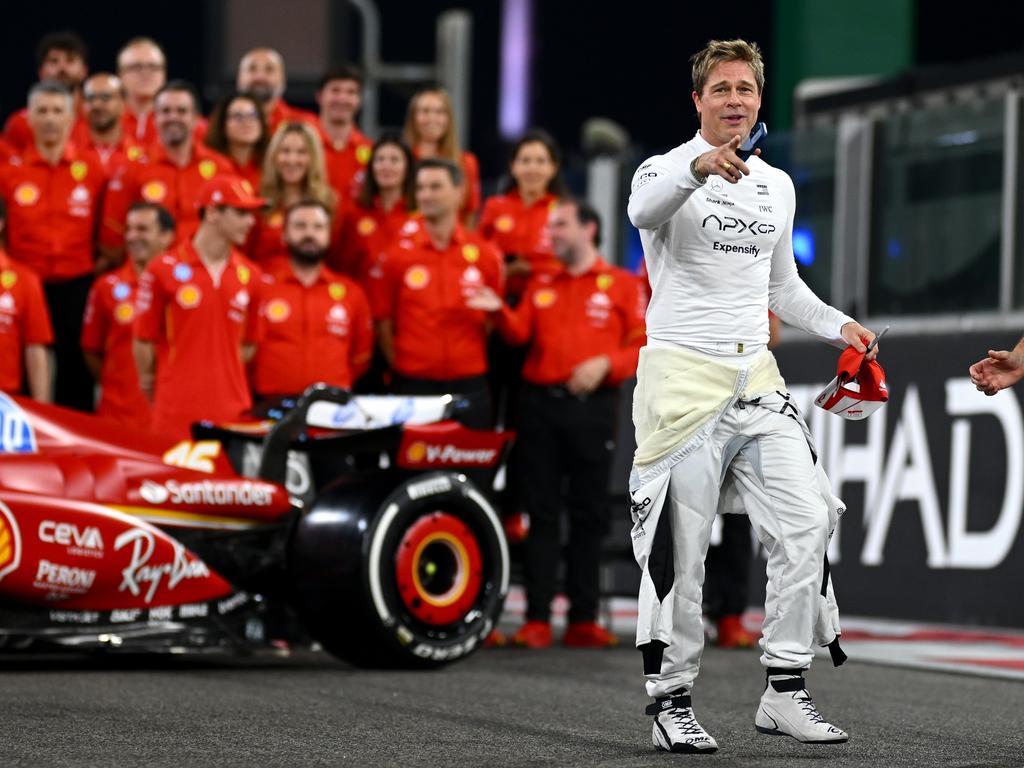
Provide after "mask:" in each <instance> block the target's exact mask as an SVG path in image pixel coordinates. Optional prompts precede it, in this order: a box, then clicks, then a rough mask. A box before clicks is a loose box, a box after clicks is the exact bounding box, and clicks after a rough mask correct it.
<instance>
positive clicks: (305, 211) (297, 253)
mask: <svg viewBox="0 0 1024 768" xmlns="http://www.w3.org/2000/svg"><path fill="white" fill-rule="evenodd" d="M284 244H285V245H286V246H287V247H288V252H289V253H290V254H291V256H292V258H293V259H295V260H296V261H298V262H299V263H300V264H307V265H313V264H318V263H319V262H321V261H323V259H324V257H325V256H326V255H327V248H328V247H329V246H330V244H331V220H330V218H329V217H328V216H327V212H326V211H325V210H324V209H323V208H320V207H319V206H313V205H310V206H304V207H301V208H293V209H292V211H291V213H289V214H288V220H287V221H286V222H285V225H284Z"/></svg>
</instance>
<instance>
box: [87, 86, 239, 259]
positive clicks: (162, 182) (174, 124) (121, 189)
mask: <svg viewBox="0 0 1024 768" xmlns="http://www.w3.org/2000/svg"><path fill="white" fill-rule="evenodd" d="M198 103H199V100H198V97H197V96H196V92H195V88H193V87H192V86H191V85H190V84H189V83H186V82H184V81H183V80H172V81H171V82H169V83H167V84H166V85H165V86H164V87H163V88H161V89H160V92H159V93H158V94H157V96H156V128H157V133H158V134H159V137H160V140H159V141H158V142H157V143H156V144H154V145H153V146H152V147H150V148H149V149H147V150H146V154H145V155H144V156H143V157H140V158H139V159H138V160H137V161H136V162H133V163H129V164H128V166H127V167H126V168H125V170H124V172H123V173H122V174H119V175H117V176H114V177H113V178H112V179H111V181H110V192H109V194H108V195H107V201H106V204H105V205H104V209H103V224H102V227H101V231H100V244H101V245H102V246H103V247H104V249H105V250H106V252H107V253H109V254H111V258H117V260H118V261H119V260H120V259H119V256H120V254H121V252H122V251H123V249H124V222H125V217H126V215H127V213H128V208H129V207H130V206H131V204H132V203H134V202H136V201H139V200H144V201H146V202H147V203H158V204H159V205H162V206H163V207H164V208H166V209H167V210H168V211H170V212H171V215H172V216H173V217H174V220H175V221H176V222H177V224H178V237H180V238H183V239H187V238H188V237H190V236H191V235H192V234H193V233H194V232H195V231H196V227H197V226H198V225H199V213H198V208H197V207H196V200H197V198H198V194H199V190H200V189H201V188H202V187H203V185H204V184H206V182H207V181H209V180H210V179H212V178H213V177H215V176H217V175H218V174H230V173H231V161H229V160H228V159H227V158H226V157H224V156H223V155H220V154H217V153H216V152H214V151H213V150H210V149H207V148H206V147H205V146H203V145H202V144H197V143H196V142H195V140H194V138H193V130H194V128H195V122H196V117H197V115H198Z"/></svg>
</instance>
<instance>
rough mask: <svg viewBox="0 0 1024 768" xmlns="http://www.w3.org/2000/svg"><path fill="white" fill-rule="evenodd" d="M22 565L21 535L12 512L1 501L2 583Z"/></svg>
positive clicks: (0, 560) (0, 562) (0, 570)
mask: <svg viewBox="0 0 1024 768" xmlns="http://www.w3.org/2000/svg"><path fill="white" fill-rule="evenodd" d="M19 565H21V534H20V532H19V531H18V524H17V523H16V522H14V515H12V514H11V510H9V509H8V508H7V506H6V505H5V504H4V503H3V502H2V501H0V581H3V578H4V576H6V575H7V574H8V573H11V572H12V571H14V570H15V569H17V567H18V566H19Z"/></svg>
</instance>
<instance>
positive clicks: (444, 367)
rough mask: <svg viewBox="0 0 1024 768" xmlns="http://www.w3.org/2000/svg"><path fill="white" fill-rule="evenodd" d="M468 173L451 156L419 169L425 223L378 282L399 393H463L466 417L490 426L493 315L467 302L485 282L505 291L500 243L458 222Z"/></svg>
mask: <svg viewBox="0 0 1024 768" xmlns="http://www.w3.org/2000/svg"><path fill="white" fill-rule="evenodd" d="M462 183H463V178H462V172H461V171H460V170H459V168H458V167H457V166H456V165H455V164H454V163H452V162H451V161H448V160H441V159H438V158H435V159H431V160H424V161H422V162H421V163H420V165H419V167H418V169H417V171H416V205H417V207H418V208H419V210H420V213H421V215H422V219H421V221H420V224H421V226H418V227H415V231H413V232H411V233H409V234H408V236H407V237H403V239H401V240H399V242H398V245H396V246H395V247H394V248H392V249H390V250H389V251H388V252H387V253H386V254H385V256H384V260H383V262H382V264H381V276H380V279H379V280H375V281H374V286H373V290H374V292H375V297H374V301H373V306H374V312H375V315H376V317H377V321H378V324H377V334H378V338H379V339H380V345H381V350H382V351H383V353H384V357H385V359H386V360H387V361H388V362H389V363H390V365H391V367H392V369H393V370H394V374H395V375H394V379H393V389H394V391H395V392H397V393H399V394H408V395H416V394H421V395H428V394H445V393H458V394H461V395H463V396H464V397H466V398H467V400H468V401H469V408H468V409H467V410H466V411H465V412H464V413H463V415H462V416H461V419H460V420H462V421H463V422H464V423H465V424H467V425H468V426H471V427H477V428H481V429H482V428H486V427H487V426H488V425H489V424H490V421H491V406H490V394H489V393H488V390H487V379H486V378H485V376H484V374H485V373H486V372H487V330H488V328H487V314H486V313H485V312H482V311H480V310H477V309H472V308H471V307H469V306H467V304H466V300H467V297H469V296H471V295H473V294H474V293H475V292H476V290H477V289H478V288H480V287H482V286H488V287H490V288H491V289H492V290H494V291H497V292H499V293H500V292H501V291H502V290H503V288H504V286H503V274H502V264H501V257H500V256H499V255H498V251H497V249H495V248H494V246H492V245H491V244H490V243H488V242H487V241H486V240H484V239H483V238H481V237H478V236H477V235H476V234H473V233H470V232H467V231H466V230H464V229H463V228H462V227H461V226H460V225H459V222H458V211H459V203H460V201H461V199H462Z"/></svg>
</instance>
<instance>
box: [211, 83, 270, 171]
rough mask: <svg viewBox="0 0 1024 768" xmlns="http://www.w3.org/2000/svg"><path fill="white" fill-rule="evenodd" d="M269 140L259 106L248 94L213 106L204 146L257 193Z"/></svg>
mask: <svg viewBox="0 0 1024 768" xmlns="http://www.w3.org/2000/svg"><path fill="white" fill-rule="evenodd" d="M269 138H270V137H269V136H268V135H267V121H266V119H265V118H264V117H263V109H262V108H261V107H260V103H259V102H258V101H256V99H255V97H253V96H252V95H250V94H248V93H233V94H230V95H229V96H226V97H224V98H223V99H221V100H220V101H219V102H218V103H217V106H216V107H214V109H213V114H211V115H210V125H209V128H208V129H207V131H206V139H205V140H204V142H203V143H205V144H206V146H208V147H209V148H210V149H213V150H215V151H217V152H220V153H221V154H222V155H224V156H225V157H226V158H228V159H229V160H230V161H231V164H232V165H233V166H234V168H235V173H237V174H238V175H239V176H241V177H242V178H243V179H245V180H246V181H248V182H249V183H250V184H252V188H253V190H257V189H259V188H260V173H261V170H262V166H263V156H264V154H266V151H267V141H268V140H269Z"/></svg>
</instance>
